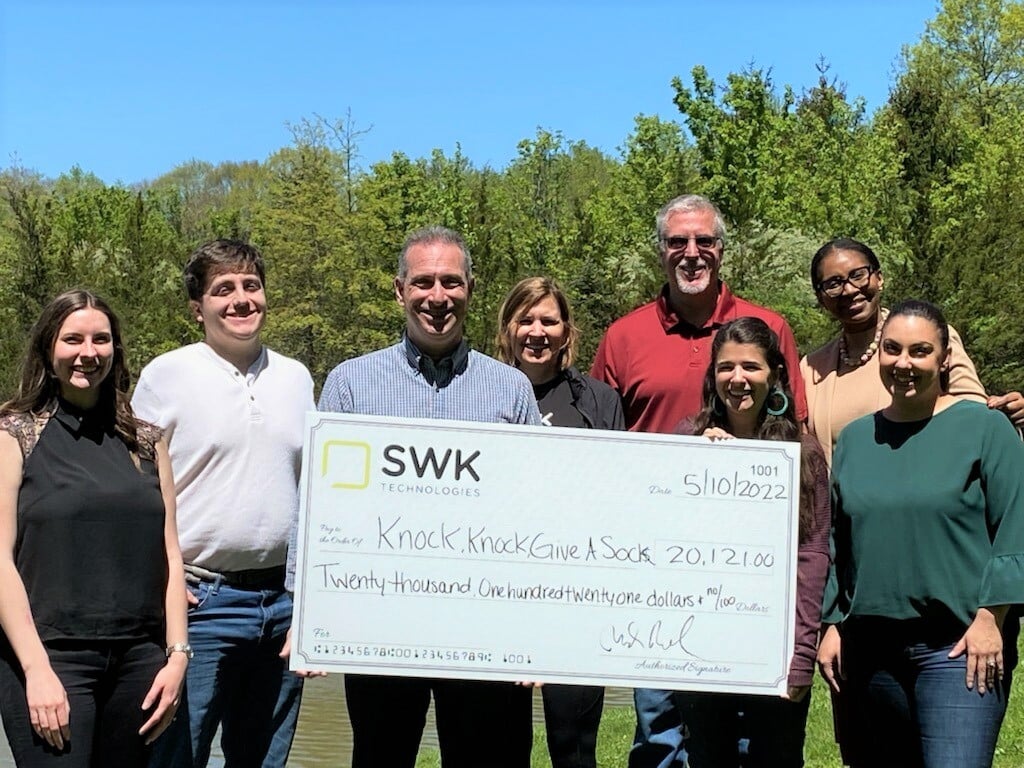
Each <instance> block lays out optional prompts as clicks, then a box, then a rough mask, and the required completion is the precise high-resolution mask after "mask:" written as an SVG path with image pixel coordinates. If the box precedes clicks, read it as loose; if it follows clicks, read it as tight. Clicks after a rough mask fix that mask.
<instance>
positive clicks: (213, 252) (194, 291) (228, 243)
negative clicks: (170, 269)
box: [182, 239, 267, 301]
mask: <svg viewBox="0 0 1024 768" xmlns="http://www.w3.org/2000/svg"><path fill="white" fill-rule="evenodd" d="M222 272H252V273H254V274H256V275H259V278H260V282H261V283H263V287H264V288H266V286H267V276H266V267H265V266H264V264H263V254H261V253H260V252H259V249H258V248H256V246H254V245H249V243H243V242H242V241H241V240H225V239H221V240H211V241H209V242H208V243H203V244H202V245H200V246H199V247H198V248H196V249H195V250H194V251H192V253H191V254H190V255H189V257H188V261H186V262H185V268H184V269H183V270H182V278H183V279H184V281H185V292H186V293H187V294H188V297H189V298H190V299H192V300H193V301H199V300H200V299H201V298H202V297H203V291H205V290H206V286H207V285H208V284H209V281H210V278H211V277H212V276H213V275H218V274H221V273H222Z"/></svg>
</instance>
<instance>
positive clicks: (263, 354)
mask: <svg viewBox="0 0 1024 768" xmlns="http://www.w3.org/2000/svg"><path fill="white" fill-rule="evenodd" d="M199 344H200V345H201V348H202V349H204V350H206V354H207V356H208V357H209V358H210V359H211V360H213V361H214V362H215V363H216V364H217V365H219V366H220V367H221V368H223V369H224V370H225V371H227V372H228V373H231V374H234V373H235V371H237V370H238V369H237V368H235V366H234V364H233V363H229V362H228V361H227V360H225V359H224V358H223V357H221V356H220V355H218V354H217V352H216V351H215V350H214V348H213V347H211V346H210V345H209V344H207V343H206V342H205V341H201V342H199ZM267 360H268V355H267V347H266V345H265V344H264V345H262V346H261V347H260V353H259V355H257V356H256V359H255V360H253V361H252V365H250V366H249V368H248V370H246V371H245V376H246V378H256V377H257V376H259V375H260V373H262V372H263V369H264V368H266V367H267Z"/></svg>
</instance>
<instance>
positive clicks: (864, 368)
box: [0, 195, 1024, 768]
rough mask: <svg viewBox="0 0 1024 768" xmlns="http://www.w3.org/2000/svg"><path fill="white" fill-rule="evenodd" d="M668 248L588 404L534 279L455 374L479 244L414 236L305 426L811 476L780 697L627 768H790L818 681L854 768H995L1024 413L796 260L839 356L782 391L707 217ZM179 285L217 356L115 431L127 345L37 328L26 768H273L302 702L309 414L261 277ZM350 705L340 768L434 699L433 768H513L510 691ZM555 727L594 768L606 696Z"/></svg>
mask: <svg viewBox="0 0 1024 768" xmlns="http://www.w3.org/2000/svg"><path fill="white" fill-rule="evenodd" d="M656 226H657V243H658V252H659V260H660V264H661V267H662V269H663V271H664V274H665V278H666V283H665V285H664V286H663V288H662V290H661V292H660V293H659V295H658V296H657V298H656V299H655V300H654V301H652V302H650V303H649V304H646V305H644V306H642V307H640V308H638V309H636V310H634V311H633V312H631V313H629V314H628V315H626V316H625V317H623V318H621V319H619V320H618V321H616V322H615V323H613V324H612V325H611V327H610V328H609V329H608V330H607V332H606V333H605V335H604V337H603V339H602V340H601V342H600V345H599V347H598V350H597V354H596V356H595V359H594V362H593V365H592V367H591V369H590V372H589V375H588V374H586V373H582V372H581V371H580V370H578V369H577V368H576V367H575V366H574V365H573V363H574V361H575V356H576V346H577V341H578V336H579V331H578V329H577V327H576V326H575V324H574V322H573V318H572V313H571V308H570V302H569V300H568V298H567V296H566V294H565V293H564V292H563V291H562V289H561V288H560V287H559V286H558V285H557V284H555V283H554V282H553V281H551V280H549V279H547V278H544V277H531V278H527V279H525V280H523V281H521V282H520V283H519V284H517V285H516V286H515V287H514V288H513V289H512V291H511V292H510V293H509V294H508V296H507V297H506V299H505V302H504V303H503V305H502V307H501V309H500V312H499V318H498V335H497V339H496V347H497V350H498V357H499V359H498V360H495V359H493V358H490V357H488V356H486V355H483V354H481V353H480V352H478V351H476V350H474V349H471V348H470V346H469V344H468V343H467V341H466V339H465V337H464V326H465V321H466V316H467V313H468V311H469V307H470V303H471V298H472V294H473V288H474V277H473V262H472V259H471V257H470V253H469V251H468V249H467V247H466V244H465V242H464V241H463V239H462V237H461V236H460V235H459V234H458V233H456V232H454V231H452V230H449V229H445V228H442V227H431V228H427V229H422V230H417V231H416V232H413V233H412V234H410V235H409V237H408V238H407V239H406V242H405V244H404V246H403V248H402V251H401V254H400V256H399V258H398V268H397V273H396V277H395V279H394V292H395V297H396V300H397V302H398V304H399V305H400V306H401V307H402V309H403V310H404V314H405V329H404V333H403V335H402V337H401V339H400V340H399V341H398V342H397V343H396V344H394V345H393V346H390V347H387V348H385V349H381V350H378V351H376V352H372V353H370V354H367V355H364V356H362V357H358V358H354V359H351V360H347V361H344V362H342V363H341V364H340V365H339V366H338V367H337V368H335V369H334V370H333V371H332V372H331V373H330V374H329V376H328V377H327V380H326V381H325V382H324V386H323V389H322V391H321V394H320V399H319V403H318V405H317V406H316V407H318V408H319V410H321V411H328V412H340V413H358V414H367V415H380V416H395V417H403V416H405V417H417V418H433V419H458V420H462V421H480V422H505V423H513V424H527V425H547V426H551V427H555V428H559V427H561V428H566V427H568V428H581V429H603V430H622V429H629V430H634V431H641V432H662V433H676V434H686V435H694V436H704V437H706V438H707V439H710V440H727V439H730V438H745V439H760V440H784V441H792V442H799V443H800V445H801V466H800V488H799V501H800V503H799V521H798V523H799V525H798V529H799V549H798V563H797V610H796V627H795V633H794V637H795V650H794V655H793V658H792V661H791V664H790V669H789V679H788V687H787V692H786V694H785V695H784V696H782V697H780V698H773V697H766V696H753V695H736V694H725V693H705V692H701V693H696V692H687V691H669V690H652V689H637V690H636V691H635V693H634V697H635V707H636V718H637V723H636V734H635V738H634V744H633V746H632V748H631V749H630V752H629V756H628V762H629V765H630V766H634V767H635V768H655V767H657V768H669V767H670V766H676V765H680V766H681V765H686V764H687V763H688V764H689V765H691V766H693V768H705V767H706V766H723V765H737V764H739V761H740V760H741V759H742V761H743V763H742V764H743V765H745V766H800V765H802V764H803V742H804V728H805V724H806V718H807V713H808V707H809V701H810V687H811V681H812V677H813V672H814V667H815V663H817V664H818V667H819V669H820V670H821V673H822V674H823V676H824V677H825V679H826V680H827V681H828V683H829V685H830V687H831V689H832V692H833V708H834V712H835V723H836V735H837V738H838V741H839V744H840V748H841V752H842V756H843V759H844V762H846V763H847V764H849V765H851V766H922V767H925V768H930V767H931V766H940V765H951V764H956V765H962V766H986V765H989V764H990V763H991V760H992V755H993V752H994V749H995V743H996V738H997V736H998V732H999V727H1000V724H1001V722H1002V718H1003V716H1004V713H1005V710H1006V704H1007V695H1008V692H1009V687H1010V678H1011V674H1012V671H1013V668H1014V666H1015V662H1016V656H1015V651H1016V633H1017V628H1018V620H1017V619H1016V618H1015V613H1014V610H1013V607H1014V606H1015V605H1017V604H1020V603H1024V511H1022V510H1021V509H1020V508H1019V507H1020V505H1021V504H1024V445H1022V443H1021V441H1020V439H1019V438H1018V437H1017V435H1016V433H1015V431H1014V425H1015V424H1019V423H1022V422H1024V397H1022V396H1021V395H1020V394H1019V393H1016V392H1014V393H1010V394H1008V395H1003V396H998V397H988V396H987V395H986V393H985V391H984V389H983V387H982V386H981V383H980V382H979V380H978V376H977V374H976V372H975V370H974V366H973V364H972V363H971V361H970V359H969V357H968V356H967V354H966V353H965V351H964V349H963V345H962V343H961V341H960V338H959V336H958V335H957V334H956V332H955V330H953V329H952V328H950V327H949V326H948V324H947V323H946V322H945V320H944V318H943V316H942V313H941V311H939V310H938V308H936V307H935V306H933V305H931V304H928V303H925V302H920V301H905V302H902V303H900V304H898V305H896V306H894V307H892V308H891V309H889V310H885V309H883V308H882V305H881V295H882V288H883V278H882V271H881V265H880V263H879V261H878V259H877V257H876V256H875V254H874V253H873V252H872V251H871V249H870V248H868V247H867V246H866V245H864V244H862V243H859V242H857V241H855V240H849V239H838V240H834V241H831V242H830V243H827V244H826V245H825V246H823V247H822V248H821V249H820V250H819V251H818V252H817V253H816V254H815V255H814V257H813V259H812V261H811V269H810V272H811V282H812V285H813V288H814V291H815V293H816V295H817V297H818V300H819V302H820V304H821V306H822V307H823V308H824V309H825V310H826V311H827V312H829V314H831V315H832V316H833V317H835V318H836V319H837V320H838V321H839V323H840V325H841V333H840V335H839V336H838V337H837V338H836V339H835V340H834V341H833V342H831V343H829V344H827V345H826V346H824V347H822V348H821V349H819V350H817V351H815V352H813V353H811V354H810V355H808V356H806V357H805V358H803V359H802V360H801V359H800V358H799V355H798V352H797V347H796V343H795V340H794V338H793V334H792V332H791V330H790V328H789V326H788V324H787V323H786V321H785V320H784V319H783V318H782V317H781V316H779V315H778V314H776V313H774V312H772V311H770V310H768V309H766V308H764V307H760V306H757V305H755V304H752V303H750V302H747V301H745V300H743V299H742V298H740V297H738V296H736V295H734V294H733V293H732V292H731V291H730V290H729V288H728V286H727V285H726V284H725V283H724V282H723V281H722V280H721V279H720V276H719V270H720V268H721V265H722V258H723V253H724V250H725V240H726V229H725V223H724V220H723V217H722V215H721V213H720V212H719V211H718V209H717V208H716V207H715V206H714V204H713V203H712V202H711V201H709V200H707V199H706V198H704V197H701V196H698V195H683V196H681V197H677V198H675V199H673V200H671V201H669V202H668V203H666V205H665V206H664V207H663V208H662V209H661V210H660V211H659V212H658V215H657V219H656ZM184 282H185V288H186V292H187V295H188V303H189V307H190V311H191V313H192V316H193V317H194V319H195V321H196V322H197V323H198V324H199V326H200V327H201V328H202V331H203V341H202V342H199V343H196V344H192V345H188V346H185V347H182V348H180V349H177V350H174V351H172V352H169V353H166V354H164V355H161V356H160V357H158V358H156V359H155V360H153V361H152V362H151V363H150V364H149V365H147V366H146V367H145V369H144V370H143V371H142V373H141V375H140V377H139V379H138V382H137V383H136V385H135V389H134V394H133V395H132V396H131V397H129V390H130V384H131V381H130V376H129V372H128V369H127V365H126V361H125V358H126V356H125V351H124V346H123V343H122V335H121V329H120V326H119V323H118V320H117V317H116V315H115V314H114V313H113V311H112V310H111V309H110V307H109V306H108V305H107V304H106V303H105V302H104V301H103V300H102V299H100V298H99V297H98V296H96V295H95V294H93V293H90V292H88V291H83V290H75V291H69V292H67V293H64V294H61V295H60V296H58V297H57V298H55V299H54V300H53V301H52V302H51V303H50V305H48V306H47V307H46V308H45V309H44V310H43V312H42V314H41V316H40V318H39V320H38V321H37V323H36V325H35V327H34V329H33V331H32V334H31V338H30V340H29V345H28V350H27V352H26V356H25V361H24V365H23V369H22V375H21V381H20V384H19V387H18V391H17V393H16V394H15V395H14V397H12V398H11V399H10V400H8V401H7V402H6V403H4V404H3V405H2V406H0V537H2V538H0V629H2V634H0V713H2V715H3V723H4V728H5V731H6V733H7V738H8V741H9V743H10V745H11V750H12V753H13V755H14V758H15V762H16V763H17V765H19V766H50V765H61V766H75V767H77V766H82V767H83V768H84V767H86V766H106V765H123V766H129V767H130V766H143V765H152V766H168V767H173V768H181V767H182V766H188V767H191V766H205V765H206V764H207V760H208V758H209V753H210V748H211V744H212V741H213V739H214V735H215V732H216V730H217V728H218V727H220V728H221V730H222V740H221V747H222V750H223V753H224V756H225V761H226V764H227V765H228V766H229V767H234V766H266V767H267V768H274V767H275V766H284V765H285V763H286V760H287V756H288V752H289V749H290V747H291V742H292V737H293V736H294V732H295V725H296V721H297V716H298V709H299V704H300V699H301V692H302V683H303V677H305V676H307V675H308V673H305V672H301V671H300V672H292V671H289V669H288V662H287V659H288V656H289V650H290V621H291V613H292V603H291V588H292V586H293V584H294V579H295V573H294V557H293V555H294V542H295V536H296V529H297V526H296V520H297V509H298V492H297V486H298V479H299V472H300V464H301V447H302V430H303V420H304V414H305V412H306V411H307V410H312V409H313V408H314V405H313V382H312V379H311V377H310V375H309V373H308V371H307V370H306V368H305V367H304V366H303V365H302V364H301V363H299V362H297V361H295V360H291V359H288V358H286V357H284V356H281V355H278V354H277V353H275V352H273V351H272V350H269V349H268V348H267V347H266V346H265V345H264V344H263V343H262V340H261V332H262V328H263V325H264V322H265V319H266V312H267V298H266V292H265V291H266V274H265V267H264V263H263V260H262V257H261V255H260V254H259V252H258V251H257V250H256V249H255V248H253V247H252V246H250V245H247V244H245V243H241V242H238V241H233V240H216V241H212V242H210V243H206V244H204V245H202V246H200V247H199V248H198V249H197V250H196V251H195V252H194V253H193V254H192V255H191V256H190V257H189V259H188V261H187V263H186V265H185V268H184ZM971 401H978V402H971ZM1000 411H1002V413H1000ZM345 690H346V698H347V705H348V709H349V717H350V721H351V724H352V729H353V756H352V765H353V766H356V767H357V768H367V767H374V768H376V767H380V768H402V767H403V766H406V767H409V768H411V766H413V765H415V762H416V755H417V752H418V749H419V744H420V738H421V735H422V731H423V728H424V724H425V719H426V713H427V709H428V706H429V704H430V701H431V699H433V702H434V706H435V714H436V722H437V730H438V737H439V743H440V750H441V761H442V764H443V765H444V766H446V768H469V767H471V766H497V767H499V768H500V767H503V766H508V767H509V768H525V767H526V766H528V765H529V764H530V752H531V748H532V719H531V709H532V692H531V690H530V688H529V687H527V686H524V685H519V684H515V683H502V682H485V681H465V680H448V679H427V678H403V677H385V676H368V675H346V676H345ZM542 697H543V703H544V714H545V721H546V732H547V739H548V748H549V752H550V755H551V760H552V765H553V766H554V767H555V768H568V767H570V766H596V756H595V750H596V741H597V732H598V726H599V723H600V718H601V710H602V705H603V699H604V691H603V689H602V688H600V687H593V686H569V685H545V686H543V687H542ZM741 741H742V744H743V750H742V752H743V754H742V756H741V749H740V746H739V745H740V743H741ZM151 745H152V746H151Z"/></svg>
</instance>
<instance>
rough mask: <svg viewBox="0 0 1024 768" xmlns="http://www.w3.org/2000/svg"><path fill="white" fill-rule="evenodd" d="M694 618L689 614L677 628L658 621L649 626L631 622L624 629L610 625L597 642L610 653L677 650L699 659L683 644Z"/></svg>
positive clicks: (698, 657) (691, 627)
mask: <svg viewBox="0 0 1024 768" xmlns="http://www.w3.org/2000/svg"><path fill="white" fill-rule="evenodd" d="M694 618H695V617H694V616H693V615H692V614H691V615H689V616H687V617H686V619H685V620H684V621H683V622H682V623H681V624H680V625H679V626H678V627H677V626H675V625H674V624H673V625H671V626H668V625H666V623H665V622H663V621H661V620H660V619H659V620H658V621H656V622H654V623H653V624H651V625H649V626H648V625H647V624H646V623H644V622H639V621H631V622H629V623H628V624H626V626H625V627H621V626H616V625H615V624H611V625H609V626H608V627H606V628H605V629H603V630H602V631H601V638H600V640H599V641H598V642H599V644H600V646H601V649H602V650H604V651H606V652H608V653H611V652H613V651H617V650H623V649H627V650H628V649H634V648H642V649H646V650H660V651H671V650H678V651H680V652H681V653H682V654H684V655H686V656H689V657H690V658H692V659H700V656H698V655H697V654H695V653H694V652H693V651H691V650H690V649H689V648H687V647H686V645H685V644H684V643H683V640H684V639H685V638H686V636H687V635H688V634H689V633H690V630H691V629H693V622H694Z"/></svg>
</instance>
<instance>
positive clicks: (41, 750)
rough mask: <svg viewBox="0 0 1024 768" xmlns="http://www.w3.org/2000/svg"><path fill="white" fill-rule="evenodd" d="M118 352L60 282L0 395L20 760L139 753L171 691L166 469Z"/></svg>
mask: <svg viewBox="0 0 1024 768" xmlns="http://www.w3.org/2000/svg"><path fill="white" fill-rule="evenodd" d="M125 357H126V356H125V351H124V347H123V344H122V341H121V330H120V324H119V322H118V320H117V317H116V315H115V314H114V313H113V311H112V310H111V309H110V307H109V306H108V305H107V304H106V302H104V301H103V300H102V299H100V298H99V297H98V296H96V295H95V294H92V293H90V292H88V291H83V290H73V291H68V292H66V293H63V294H61V295H59V296H57V297H56V298H55V299H54V300H53V301H51V302H50V304H49V305H47V307H46V308H45V309H44V310H43V312H42V314H41V316H40V317H39V319H38V321H37V322H36V324H35V326H34V328H33V330H32V333H31V336H30V340H29V345H28V350H27V352H26V354H25V360H24V363H23V367H22V378H21V382H20V384H19V388H18V392H17V394H16V395H15V396H14V397H13V398H12V399H11V400H9V401H8V402H6V403H4V404H3V405H2V406H0V629H2V635H0V712H2V714H3V724H4V730H5V732H6V735H7V740H8V743H9V744H10V747H11V752H12V754H13V756H14V760H15V763H16V764H17V765H18V766H19V768H21V767H23V766H27V767H28V768H34V767H35V766H42V765H61V766H69V767H70V768H91V767H92V766H106V765H115V764H116V765H123V766H140V768H141V766H144V765H145V764H146V762H147V760H148V745H149V743H151V742H152V741H153V740H154V739H155V738H156V737H157V736H158V735H159V734H160V733H161V732H162V731H163V730H164V729H165V728H166V727H167V725H168V724H169V723H170V721H171V719H172V718H173V716H174V713H175V711H176V708H177V706H178V701H179V698H180V695H181V689H182V682H183V680H184V674H185V668H186V665H187V663H188V658H189V652H188V651H189V649H188V642H187V629H186V618H185V587H184V583H183V582H182V581H181V580H180V579H177V578H168V574H169V573H175V574H176V573H180V572H181V570H180V569H181V554H180V551H179V549H178V540H177V531H176V526H175V521H174V489H173V480H172V477H171V472H170V465H169V460H168V456H167V450H166V446H165V444H164V442H163V440H162V439H161V435H160V432H159V430H158V429H157V428H155V427H153V426H152V425H150V424H146V423H144V422H140V421H137V420H136V419H135V417H134V416H133V414H132V411H131V407H130V404H129V399H128V394H127V390H128V386H129V383H130V376H129V373H128V370H127V366H126V362H125ZM179 651H180V652H179Z"/></svg>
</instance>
